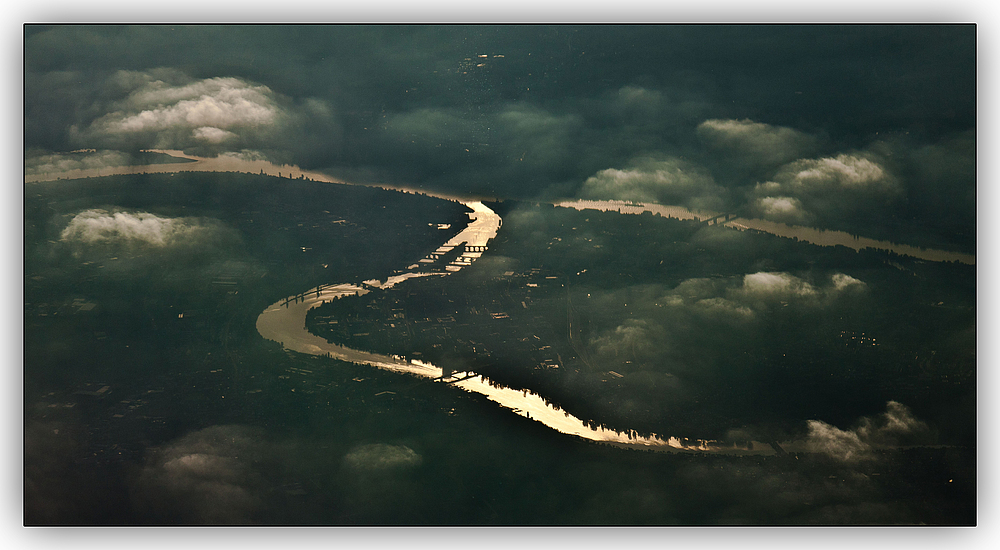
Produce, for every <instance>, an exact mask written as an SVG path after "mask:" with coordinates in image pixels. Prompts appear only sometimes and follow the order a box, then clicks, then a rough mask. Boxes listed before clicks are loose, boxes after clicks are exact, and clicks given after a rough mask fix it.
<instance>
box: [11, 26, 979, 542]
mask: <svg viewBox="0 0 1000 550" xmlns="http://www.w3.org/2000/svg"><path fill="white" fill-rule="evenodd" d="M24 33H25V34H24V44H25V74H24V85H25V99H24V101H25V106H24V111H25V112H24V115H25V128H24V136H25V138H24V139H25V158H24V162H25V183H24V193H23V204H24V206H23V209H24V214H23V216H24V218H23V222H24V234H23V244H24V248H23V266H24V268H23V434H24V448H23V473H24V486H23V495H24V496H23V506H24V508H23V521H24V524H25V525H30V526H51V525H59V526H62V525H101V526H103V525H321V526H341V525H344V526H347V525H352V526H353V525H369V526H371V525H377V526H383V525H406V526H410V525H417V526H428V525H429V526H464V525H476V526H486V525H500V526H521V525H547V526H553V525H555V526H582V525H628V526H633V525H656V526H674V525H682V526H718V525H725V526H737V525H738V526H742V525H771V526H774V525H779V526H784V525H796V526H797V525H947V526H971V525H976V524H977V523H978V520H977V513H978V509H977V497H978V496H979V494H980V491H979V487H978V484H979V475H978V472H977V468H978V462H977V460H978V455H977V449H978V447H979V443H980V442H979V441H978V438H977V433H978V430H979V428H980V422H979V420H978V414H977V411H978V408H979V406H980V403H979V402H978V400H977V390H978V389H979V388H980V382H979V376H978V373H979V371H978V369H977V361H978V357H977V344H978V342H979V338H978V332H977V330H978V327H977V309H978V300H977V298H978V296H977V284H978V277H977V266H976V261H975V260H976V257H975V254H976V252H977V248H978V241H977V235H976V229H977V220H976V207H977V205H976V88H975V80H976V68H975V65H976V27H975V26H968V25H965V26H962V25H951V26H947V25H945V26H933V25H927V26H905V25H895V26H892V25H890V26H879V25H874V26H778V27H766V26H738V25H733V26H683V25H682V26H655V25H654V26H624V27H622V26H516V25H514V26H445V27H439V26H349V25H348V26H308V25H302V26H281V25H278V26H197V25H196V26H177V27H176V28H174V27H166V26H141V25H136V26H88V25H66V26H51V27H50V26H39V25H28V26H26V27H25V31H24ZM234 41H235V42H238V43H240V44H243V46H240V47H237V46H235V45H234ZM124 46H128V47H124ZM693 46H698V47H697V48H695V47H693ZM241 48H242V49H241ZM97 50H100V51H102V52H106V53H105V54H103V55H101V56H94V55H88V54H87V52H88V51H97ZM246 51H249V52H253V55H244V53H243V52H246ZM205 52H212V55H211V56H207V55H202V54H204V53H205ZM779 52H780V55H778V53H779ZM769 56H770V57H769ZM806 58H810V59H812V60H814V61H815V60H817V59H819V60H822V62H823V66H824V67H825V68H824V69H823V70H820V69H819V68H817V65H816V64H814V63H813V62H810V61H807V59H806ZM765 59H773V60H774V61H765ZM875 75H878V76H877V77H876V76H875ZM199 159H201V160H199ZM204 159H228V160H229V161H231V163H232V166H235V167H236V168H233V169H231V170H230V169H225V170H221V169H211V168H204V166H207V164H206V161H205V160H204ZM255 163H256V164H255ZM154 168H155V169H154ZM220 170H221V171H220ZM566 200H591V201H595V204H602V205H611V206H608V207H607V209H606V210H598V209H595V208H589V209H588V208H584V207H580V208H573V207H568V206H559V204H560V203H561V202H562V201H566ZM649 205H653V206H656V205H671V206H675V207H676V208H677V209H678V210H677V211H678V212H682V213H683V215H682V216H679V217H678V216H666V215H658V214H652V213H650V212H648V211H647V212H643V213H627V212H631V210H629V208H633V209H638V210H641V209H642V208H647V207H648V206H649ZM480 207H481V208H484V209H486V210H488V211H489V212H490V215H496V216H499V219H500V220H501V221H502V223H499V227H498V229H497V231H496V235H495V236H493V237H491V238H489V239H488V243H487V244H482V242H485V241H483V240H482V239H483V238H482V237H481V236H478V234H477V236H474V237H467V235H471V234H472V232H474V230H477V229H476V228H477V227H479V225H477V224H481V223H483V220H485V219H487V217H486V214H484V213H483V212H484V211H482V210H477V211H475V212H474V208H480ZM476 212H478V214H477V213H476ZM477 216H480V218H479V219H478V221H477ZM741 220H742V221H744V222H745V221H746V220H763V221H766V222H768V223H772V222H775V223H783V224H787V225H788V226H792V227H793V229H794V228H795V227H801V228H817V229H824V230H835V231H842V232H846V233H848V234H850V235H852V236H854V237H855V238H857V239H860V238H872V239H877V240H882V241H888V242H889V243H895V244H891V245H887V246H890V247H889V248H885V249H882V248H860V249H855V248H850V247H848V246H821V245H819V244H816V243H814V242H811V241H810V240H809V239H808V238H806V237H805V236H803V237H802V238H799V237H792V238H789V237H782V236H778V235H777V234H773V233H769V232H768V231H764V230H759V229H753V228H748V227H747V226H746V225H745V224H742V225H741ZM802 234H803V235H805V233H804V232H803V233H802ZM452 239H455V240H457V241H462V242H458V243H454V246H452V245H446V244H443V243H449V242H452ZM474 239H480V241H474ZM896 245H911V246H916V247H920V248H921V249H926V250H928V251H930V252H929V253H933V252H934V251H942V252H947V253H954V254H958V256H956V257H959V258H960V260H961V261H942V260H934V259H927V258H920V257H916V256H913V255H909V254H906V253H902V252H901V250H903V249H902V248H892V247H895V246H896ZM404 274H418V275H420V276H418V277H414V278H411V279H409V280H404V281H402V282H398V283H395V284H388V283H387V281H388V280H389V278H390V277H392V276H399V275H404ZM331 285H351V286H350V288H353V289H357V291H345V292H344V293H343V295H342V296H340V297H337V298H336V299H330V300H325V299H324V300H323V301H322V303H319V300H318V297H319V296H320V291H321V290H323V289H324V288H328V287H330V286H331ZM310 289H312V290H310ZM310 293H314V294H315V296H316V297H317V302H318V305H317V306H316V307H312V308H311V309H309V310H308V311H307V312H306V313H305V319H304V321H303V324H301V325H298V326H296V327H292V328H294V329H295V330H298V331H299V332H302V333H303V334H306V333H308V334H311V335H315V336H318V337H320V338H321V339H323V340H324V341H325V342H326V343H327V344H330V345H331V346H342V347H343V348H345V349H348V350H356V351H359V352H369V353H370V354H375V355H374V356H376V357H383V358H386V360H389V359H388V358H392V360H393V361H398V362H401V364H406V365H409V366H414V368H425V367H426V368H428V369H430V368H432V367H433V368H435V369H441V372H440V373H438V374H439V375H440V376H430V375H427V376H423V375H420V376H418V375H415V374H407V373H402V372H398V371H397V372H394V371H392V370H391V369H388V368H383V367H379V366H377V365H373V364H371V363H369V364H364V363H362V362H351V361H349V360H341V359H338V358H337V357H335V356H333V355H330V354H329V353H328V352H327V351H323V350H320V349H319V348H317V349H316V350H315V351H309V352H308V353H304V352H301V351H294V350H293V349H292V348H293V347H294V345H293V343H292V342H290V341H289V340H285V341H276V340H282V338H275V337H273V336H268V334H269V333H266V331H264V330H263V329H261V328H260V327H259V326H258V323H259V319H261V318H263V317H264V315H265V314H266V312H267V311H271V309H269V308H274V307H276V306H277V307H279V309H280V307H282V303H283V302H282V301H284V306H283V307H289V306H290V305H294V304H297V303H299V302H300V301H303V300H305V299H306V298H308V297H309V295H310ZM303 311H305V309H304V308H303ZM321 343H322V342H321ZM296 345H297V344H296ZM296 349H303V348H296ZM428 372H431V371H430V370H429V371H428ZM466 379H472V380H474V381H481V382H483V383H484V384H485V385H486V387H489V388H496V389H510V390H516V391H515V392H514V393H515V394H516V393H517V392H522V393H523V395H524V396H525V398H526V399H527V397H528V396H529V395H531V396H538V397H539V398H540V399H541V400H542V401H543V402H544V403H545V405H546V406H548V407H549V408H550V409H555V410H557V411H559V412H560V415H557V416H559V417H560V418H561V417H562V416H565V417H566V418H573V419H578V420H579V421H580V423H581V424H582V425H583V426H585V427H586V428H587V429H588V430H590V432H588V433H591V432H592V433H593V434H598V435H587V434H585V433H578V434H576V435H574V434H573V433H570V432H569V431H568V430H566V429H563V428H560V427H558V426H556V425H554V424H552V423H550V422H548V421H546V420H545V419H544V418H540V417H539V416H538V411H537V410H533V411H529V410H527V405H512V404H510V402H501V401H498V400H497V398H495V397H492V396H491V395H489V394H487V393H483V392H479V393H477V390H465V389H463V386H461V383H462V382H463V381H464V380H466ZM525 403H528V401H525ZM522 409H524V410H522ZM532 413H534V414H535V416H532ZM599 434H615V437H612V436H611V435H607V436H604V435H599ZM617 436H621V438H619V437H617ZM622 438H624V439H622Z"/></svg>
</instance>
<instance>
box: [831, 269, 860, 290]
mask: <svg viewBox="0 0 1000 550" xmlns="http://www.w3.org/2000/svg"><path fill="white" fill-rule="evenodd" d="M830 280H832V281H833V288H835V289H837V290H844V289H847V288H858V287H866V286H867V285H866V284H865V283H864V282H863V281H860V280H858V279H855V278H854V277H851V276H850V275H845V274H843V273H834V274H833V275H832V276H831V277H830Z"/></svg>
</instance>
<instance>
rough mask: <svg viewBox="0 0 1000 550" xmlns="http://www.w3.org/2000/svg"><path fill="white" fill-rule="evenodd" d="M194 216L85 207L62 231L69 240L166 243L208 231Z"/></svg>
mask: <svg viewBox="0 0 1000 550" xmlns="http://www.w3.org/2000/svg"><path fill="white" fill-rule="evenodd" d="M206 230H207V228H206V227H204V226H203V225H202V224H201V223H200V222H198V221H197V220H194V219H190V218H166V217H160V216H157V215H156V214H150V213H149V212H121V211H119V212H110V211H107V210H102V209H91V210H85V211H83V212H81V213H79V214H77V215H76V216H74V217H73V219H72V220H70V222H69V224H68V225H67V226H66V228H65V229H63V231H62V234H61V235H60V238H61V240H63V241H66V242H78V243H83V244H95V243H101V242H107V243H138V244H145V245H149V246H154V247H164V246H170V245H173V244H178V243H183V242H184V241H188V240H191V239H192V238H193V237H195V236H196V235H197V234H199V233H201V232H204V231H206Z"/></svg>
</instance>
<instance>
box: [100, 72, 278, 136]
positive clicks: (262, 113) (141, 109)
mask: <svg viewBox="0 0 1000 550" xmlns="http://www.w3.org/2000/svg"><path fill="white" fill-rule="evenodd" d="M127 105H128V107H129V110H128V111H125V112H117V113H111V114H109V115H107V116H106V117H105V118H104V119H102V120H100V121H99V122H98V123H99V124H100V125H101V126H102V127H103V128H104V129H105V131H108V132H112V133H117V132H142V131H147V130H153V131H161V130H164V129H167V128H177V127H184V128H190V129H195V128H201V127H204V126H212V127H215V128H230V127H233V126H240V125H261V124H271V123H273V122H275V120H276V119H277V118H278V117H279V116H280V110H279V108H278V106H277V105H276V103H275V101H274V93H273V92H272V91H271V90H270V89H269V88H268V87H267V86H254V85H251V84H249V83H247V82H244V81H242V80H240V79H237V78H209V79H205V80H200V81H197V82H193V83H191V84H188V85H185V86H170V85H168V84H166V83H164V82H163V81H162V80H155V81H152V82H149V83H147V84H146V85H145V86H143V87H141V88H139V89H138V90H136V91H134V92H133V93H132V94H131V95H130V96H129V98H128V100H127ZM129 111H132V112H129ZM134 111H138V112H134Z"/></svg>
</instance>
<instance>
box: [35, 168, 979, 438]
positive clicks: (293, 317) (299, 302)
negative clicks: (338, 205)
mask: <svg viewBox="0 0 1000 550" xmlns="http://www.w3.org/2000/svg"><path fill="white" fill-rule="evenodd" d="M155 152H160V153H166V154H169V155H171V156H175V157H179V158H185V159H189V160H191V161H193V162H189V163H178V164H157V165H145V166H120V167H111V168H102V169H100V170H97V169H91V170H74V171H72V172H64V173H60V174H45V175H44V176H32V177H31V178H30V181H29V178H25V183H30V182H33V181H51V180H56V179H72V178H83V177H97V176H107V175H112V174H134V173H167V172H184V171H210V172H218V171H223V172H247V173H253V174H257V173H264V174H268V175H274V176H277V175H279V174H280V175H282V176H285V175H286V174H287V176H288V177H291V178H298V177H300V176H304V177H305V178H308V179H310V180H313V181H322V182H330V183H343V182H339V181H338V180H335V179H333V178H330V177H329V176H326V175H324V174H320V173H316V172H309V171H303V170H301V169H299V168H298V167H297V166H288V165H284V166H277V165H274V164H271V163H269V162H266V161H259V160H258V161H250V160H243V159H238V158H234V157H225V158H215V159H209V158H202V157H194V156H190V155H184V154H183V153H182V152H180V151H172V150H156V151H155ZM386 188H387V189H399V190H408V191H413V190H412V189H403V188H394V187H386ZM427 194H428V195H431V196H436V197H438V198H442V199H447V200H459V201H460V202H462V203H463V204H465V205H466V206H468V207H469V208H470V209H472V212H470V213H469V217H470V222H469V224H468V226H467V227H466V228H465V229H464V230H462V231H461V232H460V233H459V234H457V235H455V236H454V237H452V238H451V239H449V240H448V241H447V242H445V243H443V244H442V245H441V246H440V247H439V248H438V249H437V251H436V252H435V254H443V253H446V252H448V251H450V250H452V249H453V248H454V247H455V246H458V245H459V244H461V243H465V245H466V246H467V247H475V248H474V250H475V251H470V250H466V251H465V252H463V254H462V255H461V256H460V257H458V258H457V259H455V260H454V261H452V262H451V263H450V264H449V265H448V266H446V268H445V270H444V271H441V272H426V271H421V270H420V267H421V264H422V263H426V262H427V261H429V260H431V259H430V258H425V259H423V260H420V261H417V262H416V263H414V264H412V265H410V266H409V267H407V268H406V269H405V270H401V271H399V272H397V273H396V274H394V275H392V276H389V277H387V278H386V280H384V281H381V280H369V281H364V282H361V283H357V284H353V283H341V284H324V285H320V286H319V287H316V288H312V289H309V290H306V291H305V292H303V293H301V294H299V295H296V296H289V297H285V298H282V299H280V300H278V301H277V302H275V303H274V304H273V305H271V306H270V307H268V308H267V309H265V310H264V312H263V313H261V314H260V316H258V318H257V331H258V332H259V333H260V335H261V336H262V337H264V338H266V339H268V340H273V341H275V342H278V343H280V344H281V345H282V347H284V348H285V349H288V350H291V351H295V352H298V353H306V354H310V355H318V356H325V357H331V358H336V359H339V360H342V361H349V362H352V363H358V364H363V365H369V366H372V367H375V368H379V369H384V370H389V371H393V372H398V373H407V374H410V375H415V376H420V377H423V378H428V379H431V380H434V381H438V382H442V383H448V384H451V385H452V386H455V387H457V388H461V389H462V390H465V391H469V392H475V393H479V394H482V395H484V396H486V397H487V398H488V399H489V400H491V401H494V402H496V403H498V404H499V405H501V406H503V407H506V408H508V409H510V410H511V411H513V412H514V413H516V414H519V415H521V416H523V417H526V418H530V419H531V420H535V421H537V422H541V423H542V424H544V425H546V426H548V427H550V428H552V429H554V430H556V431H559V432H561V433H565V434H571V435H575V436H578V437H582V438H585V439H589V440H593V441H599V442H605V443H610V444H614V445H618V446H627V447H634V448H645V449H656V450H664V451H681V452H683V451H688V452H710V453H726V454H775V452H776V450H775V449H774V448H772V446H771V445H769V444H767V443H763V442H759V441H754V442H752V445H749V446H748V447H749V448H745V447H743V446H737V445H733V444H722V443H719V442H716V441H711V440H694V441H692V440H690V439H683V440H682V439H681V438H678V437H670V436H657V435H653V436H651V437H637V436H630V435H628V434H625V433H619V432H615V431H611V430H607V429H603V428H598V429H594V428H590V427H588V426H587V425H586V424H584V423H583V422H582V421H581V420H580V419H578V418H576V417H574V416H573V415H571V414H569V413H567V412H566V411H563V410H560V409H558V408H556V407H553V406H551V405H548V404H546V403H545V401H544V400H543V399H542V397H541V396H539V395H537V394H535V393H532V392H531V391H527V390H515V389H511V388H501V387H497V386H496V385H494V384H492V383H491V381H490V380H488V379H486V378H484V377H482V376H480V375H477V374H475V373H472V372H456V373H451V374H450V375H449V376H444V372H443V370H442V369H441V368H439V367H437V366H435V365H432V364H429V363H424V362H421V361H415V360H406V359H404V358H402V357H401V356H395V355H381V354H377V353H370V352H366V351H361V350H356V349H352V348H348V347H345V346H341V345H338V344H331V343H329V342H327V340H326V339H325V338H321V337H319V336H317V335H315V334H312V333H311V332H309V331H308V330H307V329H306V325H305V321H306V313H307V312H308V311H309V310H310V309H312V308H314V307H316V306H319V305H321V304H323V303H324V302H327V301H331V300H337V299H340V298H342V297H345V296H353V295H364V294H368V293H370V292H379V291H381V290H383V289H386V288H389V287H392V286H394V285H397V284H400V283H402V282H403V281H406V280H408V279H411V278H417V277H429V276H438V277H440V276H446V275H448V274H450V273H454V272H456V271H459V270H460V269H462V268H464V267H467V266H469V265H471V264H472V263H473V262H474V261H475V260H476V259H478V258H479V257H481V256H482V254H483V252H484V251H485V250H486V249H487V247H488V246H489V242H490V240H492V239H493V238H494V237H496V234H497V231H498V230H499V228H500V225H501V223H502V220H501V219H500V216H499V215H497V214H496V213H495V212H493V211H492V210H491V209H490V208H488V207H487V206H486V205H484V204H483V203H482V202H479V201H475V200H461V199H457V198H456V197H451V196H445V195H439V194H433V193H427ZM556 206H561V207H567V208H576V209H580V210H583V209H596V210H604V211H608V210H615V211H618V212H621V213H631V214H638V213H641V212H643V211H649V212H651V213H654V214H658V215H661V216H664V217H674V218H678V219H706V218H712V217H714V216H717V215H718V214H716V213H713V212H693V211H690V210H687V209H685V208H682V207H677V206H663V205H652V204H650V205H647V204H636V203H626V202H621V201H564V202H561V203H556ZM720 223H724V224H725V225H727V226H730V227H734V228H737V229H748V228H749V229H757V230H760V231H766V232H769V233H775V234H778V235H781V236H785V237H798V238H799V239H800V240H807V241H810V242H814V241H812V240H811V238H816V239H818V240H823V241H824V242H817V243H816V244H824V245H832V244H843V245H845V246H851V247H852V248H855V249H857V248H859V247H861V248H864V247H866V246H871V247H873V248H882V249H886V250H892V251H893V252H898V253H900V254H907V255H911V256H915V257H918V258H924V259H929V260H935V261H942V260H948V261H950V260H958V261H962V262H965V263H970V264H974V263H975V257H974V256H971V255H962V254H955V253H949V252H944V251H927V250H924V249H919V248H916V247H908V246H905V245H895V244H893V243H885V242H882V241H874V240H871V239H860V240H859V239H858V238H856V237H853V236H851V235H847V234H846V233H844V234H838V233H839V232H829V231H826V232H820V231H818V230H813V229H809V228H798V227H793V226H785V225H784V224H774V223H772V222H766V221H764V220H745V219H733V220H729V221H722V222H720ZM813 233H817V235H813ZM830 234H835V235H834V236H832V237H831V236H830ZM841 236H843V238H841ZM859 241H860V242H859ZM868 241H871V242H870V243H869V242H868ZM852 244H853V246H852ZM862 245H863V246H862ZM926 253H930V254H929V255H928V254H926ZM781 447H782V448H784V449H785V450H788V451H792V450H804V449H805V447H804V444H803V442H801V441H795V442H782V443H781Z"/></svg>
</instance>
